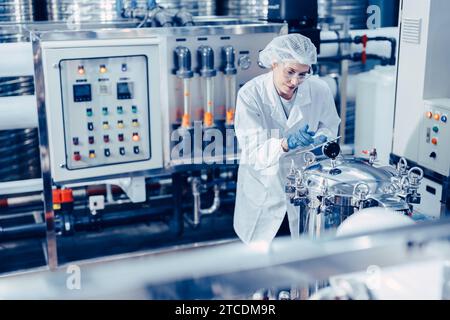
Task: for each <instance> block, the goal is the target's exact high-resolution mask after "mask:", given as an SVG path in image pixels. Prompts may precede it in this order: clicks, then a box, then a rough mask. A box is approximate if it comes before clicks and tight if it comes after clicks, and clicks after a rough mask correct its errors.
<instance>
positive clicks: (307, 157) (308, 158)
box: [303, 151, 316, 166]
mask: <svg viewBox="0 0 450 320" xmlns="http://www.w3.org/2000/svg"><path fill="white" fill-rule="evenodd" d="M303 161H304V162H305V166H310V165H312V164H313V163H314V162H316V156H315V155H314V153H312V152H310V151H308V152H306V153H305V154H304V155H303Z"/></svg>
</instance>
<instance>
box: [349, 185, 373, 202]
mask: <svg viewBox="0 0 450 320" xmlns="http://www.w3.org/2000/svg"><path fill="white" fill-rule="evenodd" d="M369 193H370V187H369V185H368V184H367V183H365V182H360V183H358V184H357V185H356V186H355V187H354V188H353V195H355V196H357V197H358V200H365V199H366V198H367V195H368V194H369Z"/></svg>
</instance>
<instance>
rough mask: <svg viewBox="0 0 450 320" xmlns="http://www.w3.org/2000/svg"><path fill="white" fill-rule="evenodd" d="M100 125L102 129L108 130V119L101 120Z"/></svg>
mask: <svg viewBox="0 0 450 320" xmlns="http://www.w3.org/2000/svg"><path fill="white" fill-rule="evenodd" d="M102 127H103V129H104V130H108V129H109V122H108V121H103V124H102Z"/></svg>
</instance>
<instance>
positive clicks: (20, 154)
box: [0, 0, 41, 182]
mask: <svg viewBox="0 0 450 320" xmlns="http://www.w3.org/2000/svg"><path fill="white" fill-rule="evenodd" d="M33 20H34V7H33V1H32V0H0V23H1V24H0V46H1V43H5V42H21V41H27V38H28V37H27V34H26V33H25V32H23V28H21V27H20V26H16V27H14V28H7V27H4V25H5V24H8V25H9V24H11V23H12V24H16V23H28V22H32V21H33ZM12 58H13V57H12ZM32 94H34V82H33V77H32V75H31V74H30V75H29V76H27V77H14V74H12V75H11V77H6V78H0V98H1V97H10V96H22V95H32ZM38 147H39V140H38V132H37V129H36V128H30V129H25V130H22V129H20V130H4V131H0V153H1V154H3V155H5V157H3V159H2V160H0V182H5V181H15V180H26V179H36V178H39V177H40V175H41V172H40V163H39V148H38Z"/></svg>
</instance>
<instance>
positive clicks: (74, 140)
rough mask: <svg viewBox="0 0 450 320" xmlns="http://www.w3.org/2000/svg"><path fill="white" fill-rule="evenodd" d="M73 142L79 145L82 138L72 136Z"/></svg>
mask: <svg viewBox="0 0 450 320" xmlns="http://www.w3.org/2000/svg"><path fill="white" fill-rule="evenodd" d="M72 142H73V144H74V145H75V146H77V145H79V144H80V139H78V138H77V137H75V138H72Z"/></svg>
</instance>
